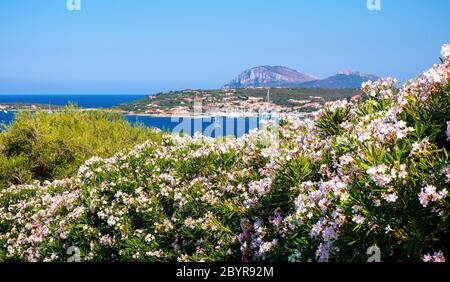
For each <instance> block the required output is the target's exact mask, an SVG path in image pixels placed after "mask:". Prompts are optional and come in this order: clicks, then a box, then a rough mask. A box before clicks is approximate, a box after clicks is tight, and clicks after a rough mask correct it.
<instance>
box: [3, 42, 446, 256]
mask: <svg viewBox="0 0 450 282" xmlns="http://www.w3.org/2000/svg"><path fill="white" fill-rule="evenodd" d="M442 55H443V58H444V60H443V63H442V64H439V65H436V66H434V67H433V68H432V69H431V70H429V71H427V72H425V73H424V74H423V75H422V76H420V77H418V78H416V79H414V80H411V81H409V82H407V83H406V84H405V85H404V86H403V87H402V88H401V89H397V88H396V81H395V80H394V79H390V78H388V79H382V80H379V81H376V82H371V81H369V82H367V83H365V84H364V85H363V90H364V92H365V93H366V97H364V99H362V100H361V101H359V102H355V103H353V102H348V101H339V102H335V103H332V104H327V105H326V107H325V108H324V109H323V110H321V111H319V112H317V113H316V114H315V116H314V118H311V119H305V120H298V119H297V118H295V117H293V116H289V115H287V116H283V117H281V118H280V120H272V121H269V122H267V124H266V126H265V127H264V128H262V129H259V130H254V131H252V132H250V133H249V134H248V135H246V136H244V137H242V138H239V139H226V140H221V141H218V140H215V139H211V138H206V137H203V136H200V135H198V136H194V137H180V136H176V135H170V134H165V135H164V136H163V141H162V142H161V143H158V142H154V141H151V140H150V141H147V142H145V143H143V144H141V145H138V146H136V147H134V148H133V149H131V150H129V151H126V152H125V151H124V152H121V153H117V154H116V155H114V156H113V157H111V158H98V157H94V158H91V159H90V160H88V161H86V162H85V163H84V164H83V165H82V166H81V167H80V168H79V170H78V173H77V175H76V176H74V177H71V178H66V179H63V180H56V181H53V182H49V181H46V182H43V183H41V182H39V181H36V182H35V183H33V184H29V185H16V186H11V187H10V188H8V189H4V190H3V191H1V192H0V234H1V237H0V246H1V247H0V258H1V259H2V260H5V261H66V260H67V257H68V254H70V252H68V250H73V248H77V249H78V250H79V251H80V256H81V259H82V260H83V261H260V260H265V261H367V260H368V258H369V256H370V255H372V253H373V252H374V250H379V253H380V258H381V260H382V261H432V262H437V261H445V256H446V255H448V253H449V251H450V250H449V241H448V238H450V231H449V228H450V222H449V205H450V202H449V197H448V187H449V183H450V162H449V154H448V152H449V149H450V148H449V146H450V144H449V140H450V124H449V122H450V103H449V99H450V98H449V85H450V45H445V46H444V47H443V49H442ZM375 253H376V252H375Z"/></svg>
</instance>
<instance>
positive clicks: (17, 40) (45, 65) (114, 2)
mask: <svg viewBox="0 0 450 282" xmlns="http://www.w3.org/2000/svg"><path fill="white" fill-rule="evenodd" d="M449 11H450V2H449V1H439V0H434V1H420V0H397V1H387V0H381V10H379V11H370V10H369V9H368V8H367V1H366V0H342V1H334V0H319V1H298V0H295V1H294V0H279V1H270V0H267V1H262V0H259V1H257V0H247V1H238V0H230V1H226V2H225V1H221V2H219V1H202V0H196V1H194V0H192V1H181V0H170V1H167V0H166V1H162V0H161V1H156V0H155V1H144V0H130V1H120V0H96V1H90V0H81V10H80V11H69V10H68V9H67V8H66V0H54V1H32V0H17V1H2V2H0V38H1V40H2V44H0V95H20V94H22V95H24V94H30V95H56V94H62V95H89V94H91V95H99V94H105V95H128V94H130V95H133V94H137V95H140V94H144V95H146V94H154V93H156V92H161V91H170V90H179V89H187V88H201V89H217V88H220V87H222V86H223V85H224V84H226V83H228V82H229V81H231V80H232V79H233V78H234V77H235V76H237V75H238V74H239V73H240V72H242V71H244V70H246V69H249V68H252V67H255V66H259V65H282V66H286V67H289V68H293V69H296V70H298V71H300V72H303V73H308V74H312V75H315V76H319V77H322V78H325V77H327V76H331V75H333V74H336V73H337V72H338V71H340V70H343V69H349V70H353V71H361V72H365V73H371V74H374V75H378V76H392V77H396V78H397V79H398V80H399V81H403V80H406V79H409V78H411V77H414V76H416V75H418V74H420V73H421V72H422V70H425V69H428V68H429V67H430V66H432V65H433V64H435V63H438V62H439V54H440V47H441V46H442V45H443V44H445V43H448V42H450V29H448V27H449V26H450V18H449V17H448V16H447V14H448V12H449Z"/></svg>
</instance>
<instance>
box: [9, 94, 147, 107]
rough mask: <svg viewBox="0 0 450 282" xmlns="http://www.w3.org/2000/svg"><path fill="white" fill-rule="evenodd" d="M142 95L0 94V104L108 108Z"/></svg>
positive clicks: (142, 96)
mask: <svg viewBox="0 0 450 282" xmlns="http://www.w3.org/2000/svg"><path fill="white" fill-rule="evenodd" d="M144 97H145V95H0V104H2V103H4V104H5V103H8V104H15V103H25V104H45V105H57V106H64V105H67V104H68V103H72V104H77V105H78V106H79V107H83V108H110V107H112V106H116V105H119V104H122V103H126V102H131V101H135V100H138V99H141V98H144Z"/></svg>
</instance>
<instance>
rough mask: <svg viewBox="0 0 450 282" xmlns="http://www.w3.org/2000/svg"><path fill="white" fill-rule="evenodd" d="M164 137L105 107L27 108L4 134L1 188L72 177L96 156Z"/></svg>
mask: <svg viewBox="0 0 450 282" xmlns="http://www.w3.org/2000/svg"><path fill="white" fill-rule="evenodd" d="M158 138H160V134H159V133H156V132H155V131H153V130H152V129H148V128H145V127H144V126H140V125H136V126H131V125H130V124H129V123H128V122H127V121H126V120H124V119H123V118H122V117H121V116H120V115H118V114H112V113H106V112H104V111H95V112H94V111H85V112H83V111H82V110H81V109H78V108H76V107H75V106H73V105H69V106H67V107H66V108H64V109H63V110H62V111H57V112H55V113H49V112H45V111H37V112H33V111H21V112H18V113H17V114H16V117H15V120H14V122H13V123H12V124H11V125H10V126H4V130H3V131H2V132H1V133H0V190H1V189H2V188H4V187H8V186H9V185H11V184H15V185H17V184H26V183H32V182H33V180H34V179H37V180H42V181H44V180H54V179H62V178H66V177H69V176H72V175H75V174H76V172H77V170H78V168H79V167H80V165H82V164H83V162H84V161H86V160H87V159H89V158H90V157H92V156H101V157H110V156H112V155H114V154H115V153H117V152H119V151H121V150H124V149H126V148H132V147H133V146H135V145H137V144H139V143H142V142H144V141H145V140H147V139H153V140H155V141H157V140H158Z"/></svg>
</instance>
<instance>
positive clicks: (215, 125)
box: [0, 95, 268, 137]
mask: <svg viewBox="0 0 450 282" xmlns="http://www.w3.org/2000/svg"><path fill="white" fill-rule="evenodd" d="M143 97H145V96H143V95H0V104H2V103H35V104H51V105H58V106H63V105H66V104H67V103H69V102H71V103H76V104H77V105H79V106H80V107H84V108H109V107H112V106H115V105H118V104H120V103H125V102H130V101H134V100H137V99H140V98H143ZM14 114H15V112H12V111H9V112H3V111H0V123H4V124H5V125H8V124H10V123H11V122H12V121H13V120H14ZM124 118H125V119H126V120H128V121H129V122H130V123H131V124H137V123H140V124H143V125H145V126H148V127H154V128H158V129H161V130H163V131H167V132H183V133H185V134H188V135H191V136H192V135H194V134H195V132H200V133H202V134H203V135H205V136H209V137H221V136H230V135H234V136H236V137H241V136H243V135H244V134H247V133H248V132H249V131H250V130H252V129H254V128H257V127H259V125H260V121H261V120H262V119H267V118H268V117H223V116H218V117H212V118H208V117H206V118H191V117H185V118H172V117H154V116H133V115H125V116H124ZM1 130H2V129H1V128H0V131H1Z"/></svg>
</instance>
